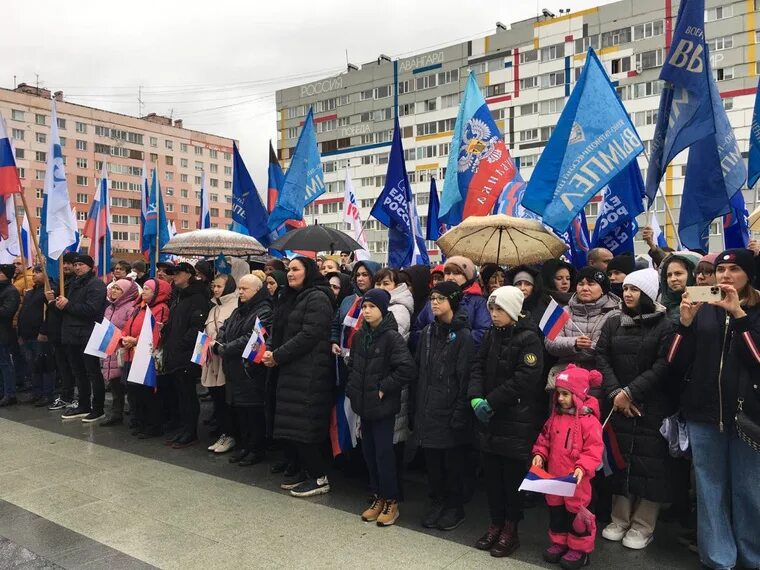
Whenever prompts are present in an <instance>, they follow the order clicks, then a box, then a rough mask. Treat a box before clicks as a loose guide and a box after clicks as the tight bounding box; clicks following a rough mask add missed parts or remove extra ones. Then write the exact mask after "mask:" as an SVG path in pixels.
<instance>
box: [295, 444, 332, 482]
mask: <svg viewBox="0 0 760 570" xmlns="http://www.w3.org/2000/svg"><path fill="white" fill-rule="evenodd" d="M293 446H294V449H295V457H296V459H297V464H298V465H300V466H301V469H303V470H305V471H306V473H307V475H308V476H309V477H311V478H312V479H319V478H320V477H322V476H324V475H327V462H326V461H325V456H324V453H323V448H324V446H323V445H322V444H321V443H293Z"/></svg>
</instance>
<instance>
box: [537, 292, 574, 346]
mask: <svg viewBox="0 0 760 570" xmlns="http://www.w3.org/2000/svg"><path fill="white" fill-rule="evenodd" d="M569 320H570V314H569V313H568V312H567V311H566V310H565V309H564V307H562V306H561V305H559V304H558V303H557V301H555V300H554V299H552V300H551V301H550V302H549V306H548V307H546V310H545V311H544V316H543V317H541V322H540V323H539V324H538V327H539V328H540V329H541V332H543V333H544V336H545V337H546V338H548V339H549V340H554V339H555V338H557V335H559V333H560V331H562V328H563V327H564V326H565V323H567V321H569Z"/></svg>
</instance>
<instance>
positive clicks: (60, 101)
mask: <svg viewBox="0 0 760 570" xmlns="http://www.w3.org/2000/svg"><path fill="white" fill-rule="evenodd" d="M54 96H55V98H56V111H57V114H58V131H59V135H60V137H61V144H62V147H63V149H62V150H63V155H64V160H65V166H66V178H67V181H68V186H69V198H70V200H71V203H72V206H73V207H75V208H76V211H77V218H78V220H79V226H80V229H81V228H82V227H83V226H84V223H85V220H86V219H87V213H88V211H89V209H90V203H91V201H92V199H93V195H94V193H95V187H96V184H97V182H98V179H99V178H100V174H101V169H102V166H103V162H106V164H107V167H108V178H109V183H110V189H109V190H110V209H111V220H110V221H111V231H112V232H113V240H112V250H113V257H114V258H117V259H118V258H120V257H126V258H133V257H136V255H135V254H137V253H138V252H139V239H140V226H139V216H140V188H141V181H142V178H141V176H142V167H143V163H145V165H146V166H147V168H148V170H151V169H153V168H157V169H158V176H159V181H160V184H161V188H162V190H163V195H164V203H165V205H166V210H167V217H168V219H169V220H171V221H173V222H174V223H175V225H176V228H177V231H179V232H182V231H188V230H192V229H196V228H197V227H198V222H199V219H200V215H199V214H200V187H201V174H202V172H203V171H205V172H206V181H207V184H208V186H209V196H210V200H209V202H210V213H211V225H212V226H213V227H220V228H226V227H227V226H228V225H229V223H230V219H231V215H232V214H231V195H232V144H233V140H232V139H229V138H225V137H221V136H217V135H212V134H208V133H201V132H198V131H193V130H190V129H185V128H183V126H182V120H181V119H175V120H172V119H171V118H168V117H161V116H158V115H155V114H149V115H147V116H145V117H130V116H128V115H122V114H119V113H112V112H110V111H104V110H101V109H94V108H92V107H86V106H84V105H76V104H73V103H67V102H66V101H65V100H64V97H63V93H61V92H60V91H59V92H56V93H55V94H54ZM50 98H51V93H50V91H49V90H47V89H41V88H38V87H32V86H29V85H26V84H23V83H22V84H21V85H19V86H18V87H17V88H16V89H13V90H10V89H0V114H2V116H3V117H4V118H5V121H6V123H7V126H8V134H9V135H10V136H11V137H12V139H13V145H14V147H15V152H16V163H17V165H18V167H19V173H20V175H21V182H22V186H23V189H24V195H25V197H26V199H27V202H28V204H29V207H30V209H31V210H32V215H33V216H34V215H35V214H36V219H37V220H39V218H40V215H41V209H42V189H43V185H44V179H45V163H46V160H47V153H48V152H49V148H50V140H49V137H50V127H51V125H50V120H51V119H50V112H51V102H50ZM17 207H18V209H19V214H20V215H22V210H21V205H20V204H17ZM83 245H86V240H85V242H84V244H83ZM120 254H121V255H120ZM125 254H126V255H125Z"/></svg>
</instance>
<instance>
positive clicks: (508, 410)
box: [467, 318, 546, 460]
mask: <svg viewBox="0 0 760 570" xmlns="http://www.w3.org/2000/svg"><path fill="white" fill-rule="evenodd" d="M542 369H543V346H542V345H541V336H540V334H539V330H538V327H536V325H534V324H533V323H532V322H531V321H530V320H529V319H527V318H521V319H519V320H518V321H517V323H515V324H514V325H513V326H510V327H505V328H497V327H495V326H492V327H491V328H490V329H489V331H488V332H487V333H486V335H485V337H484V338H483V343H482V344H481V345H480V349H479V350H478V353H477V356H476V357H475V359H474V362H473V364H472V367H471V371H470V386H469V389H468V391H467V397H468V398H469V399H472V398H485V399H486V400H487V401H488V403H489V405H490V406H491V408H492V409H493V411H494V415H493V417H492V418H491V421H489V422H488V423H486V424H483V423H481V422H477V426H478V429H479V431H480V448H481V450H482V451H484V452H486V453H493V454H496V455H502V456H505V457H509V458H512V459H519V460H524V459H527V458H528V456H529V454H530V449H531V446H532V445H533V442H534V441H535V439H536V435H538V432H539V430H540V429H541V424H542V423H543V421H544V418H545V417H546V416H545V410H546V405H545V403H543V400H542V398H543V394H542V392H543V388H544V382H545V381H544V378H543V377H542V375H541V371H542Z"/></svg>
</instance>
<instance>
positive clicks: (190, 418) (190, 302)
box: [163, 262, 210, 449]
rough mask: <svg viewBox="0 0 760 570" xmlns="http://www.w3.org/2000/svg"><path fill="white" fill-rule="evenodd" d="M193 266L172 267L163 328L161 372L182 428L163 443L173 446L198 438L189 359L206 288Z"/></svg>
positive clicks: (195, 373)
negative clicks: (171, 293)
mask: <svg viewBox="0 0 760 570" xmlns="http://www.w3.org/2000/svg"><path fill="white" fill-rule="evenodd" d="M194 277H195V268H194V267H193V266H192V265H190V264H189V263H185V262H183V263H180V264H178V265H177V267H176V269H175V270H174V287H175V293H176V294H175V296H174V298H173V300H172V303H171V305H170V307H169V320H168V321H167V322H166V325H165V327H164V330H163V335H164V339H163V343H164V371H165V373H166V374H169V375H170V376H171V380H172V382H173V383H174V387H175V389H176V390H177V399H178V402H177V403H178V404H179V415H180V423H181V424H182V429H181V430H180V432H179V433H178V434H177V435H176V436H175V437H174V438H172V439H170V440H169V441H168V442H167V444H170V445H171V446H172V447H173V448H174V449H181V448H183V447H187V446H189V445H193V444H194V443H196V442H197V441H198V416H199V415H200V403H199V402H198V394H197V392H196V383H197V382H198V379H199V378H200V368H199V367H198V366H195V365H193V364H192V363H191V362H190V358H191V357H192V355H193V349H194V347H195V339H196V337H197V335H198V331H200V330H203V328H204V327H205V325H206V317H207V316H208V310H209V303H210V301H209V298H208V296H207V287H206V285H205V284H203V283H202V282H200V281H197V280H196V279H194Z"/></svg>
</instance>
